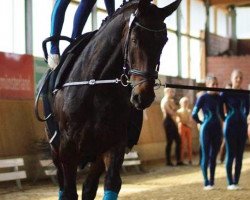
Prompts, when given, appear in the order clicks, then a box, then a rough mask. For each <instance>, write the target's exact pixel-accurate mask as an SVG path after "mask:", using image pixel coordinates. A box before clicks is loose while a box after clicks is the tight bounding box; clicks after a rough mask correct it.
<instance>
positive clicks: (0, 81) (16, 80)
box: [0, 52, 34, 99]
mask: <svg viewBox="0 0 250 200" xmlns="http://www.w3.org/2000/svg"><path fill="white" fill-rule="evenodd" d="M0 98H1V99H33V98H34V67H33V57H32V56H31V55H17V54H12V53H3V52H0Z"/></svg>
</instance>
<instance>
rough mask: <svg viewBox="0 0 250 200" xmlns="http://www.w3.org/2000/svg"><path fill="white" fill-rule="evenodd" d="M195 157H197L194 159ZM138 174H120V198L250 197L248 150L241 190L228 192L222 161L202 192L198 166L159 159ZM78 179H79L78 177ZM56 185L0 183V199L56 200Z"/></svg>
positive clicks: (219, 199) (205, 199)
mask: <svg viewBox="0 0 250 200" xmlns="http://www.w3.org/2000/svg"><path fill="white" fill-rule="evenodd" d="M196 159H197V158H196ZM143 168H144V171H145V172H142V173H138V172H136V171H135V170H133V169H132V168H131V169H130V170H129V171H128V172H127V173H122V180H123V185H122V189H121V191H120V194H119V200H182V199H183V200H188V199H190V200H195V199H197V200H201V199H202V200H222V199H223V200H224V199H225V200H234V199H235V200H238V199H240V200H249V199H250V152H246V153H245V154H244V161H243V168H242V175H241V179H240V186H241V187H242V189H241V190H238V191H228V190H227V189H226V177H225V175H226V174H225V167H224V164H218V165H217V169H216V180H215V181H216V183H215V184H216V185H215V190H211V191H204V190H203V183H202V174H201V170H200V168H199V166H198V165H197V161H196V163H194V164H193V165H192V166H189V165H188V166H182V167H166V166H164V165H163V163H162V162H159V163H157V164H154V165H153V164H150V165H146V166H145V165H144V166H143ZM80 180H81V179H80ZM80 180H78V183H79V184H78V195H79V198H78V199H81V184H80ZM102 183H103V179H102V180H101V184H100V186H99V189H98V192H97V197H96V199H97V200H101V199H102V195H103V184H102ZM57 190H58V189H57V187H56V186H55V185H53V184H52V183H51V181H49V180H47V181H42V182H39V183H38V182H36V183H34V184H31V183H24V184H23V189H22V190H19V189H17V187H16V186H15V184H11V185H5V184H4V185H1V186H0V199H1V200H31V199H32V200H57V199H58V197H57Z"/></svg>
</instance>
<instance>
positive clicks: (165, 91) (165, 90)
mask: <svg viewBox="0 0 250 200" xmlns="http://www.w3.org/2000/svg"><path fill="white" fill-rule="evenodd" d="M169 91H174V92H175V89H173V88H169V87H166V88H164V90H163V92H164V94H168V92H169Z"/></svg>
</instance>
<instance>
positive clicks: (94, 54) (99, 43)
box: [75, 8, 134, 80]
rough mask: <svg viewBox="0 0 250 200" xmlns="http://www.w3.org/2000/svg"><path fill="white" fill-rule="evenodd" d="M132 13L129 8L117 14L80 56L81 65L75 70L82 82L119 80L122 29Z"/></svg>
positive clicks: (121, 58)
mask: <svg viewBox="0 0 250 200" xmlns="http://www.w3.org/2000/svg"><path fill="white" fill-rule="evenodd" d="M133 11H134V9H133V8H132V9H131V8H129V9H128V10H126V12H125V13H120V14H117V15H116V16H115V17H114V18H113V19H112V20H111V21H110V22H108V23H107V24H104V25H103V26H102V27H101V28H100V30H99V31H98V32H97V34H96V35H95V37H94V38H93V39H92V40H91V41H90V43H89V44H88V45H87V48H86V49H85V50H84V51H83V52H82V55H81V56H80V59H81V65H78V69H77V70H75V71H76V73H75V74H78V75H77V76H78V77H79V73H80V74H81V79H84V80H88V79H110V78H119V76H120V75H121V73H122V66H123V61H124V58H123V48H124V41H125V39H124V38H125V37H126V35H125V33H124V29H125V26H126V22H127V20H128V18H129V16H130V14H131V13H132V12H133ZM86 58H87V59H86ZM88 58H90V59H88ZM82 68H83V69H82Z"/></svg>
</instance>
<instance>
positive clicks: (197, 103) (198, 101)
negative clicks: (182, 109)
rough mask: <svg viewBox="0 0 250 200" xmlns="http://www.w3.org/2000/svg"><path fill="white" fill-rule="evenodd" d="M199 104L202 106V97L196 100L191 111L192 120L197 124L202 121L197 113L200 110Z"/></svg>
mask: <svg viewBox="0 0 250 200" xmlns="http://www.w3.org/2000/svg"><path fill="white" fill-rule="evenodd" d="M201 104H202V97H200V98H199V99H197V101H196V103H195V106H194V108H193V111H192V117H193V119H194V120H195V121H196V122H197V123H199V124H202V121H201V120H200V119H199V116H198V112H199V110H200V109H201Z"/></svg>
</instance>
